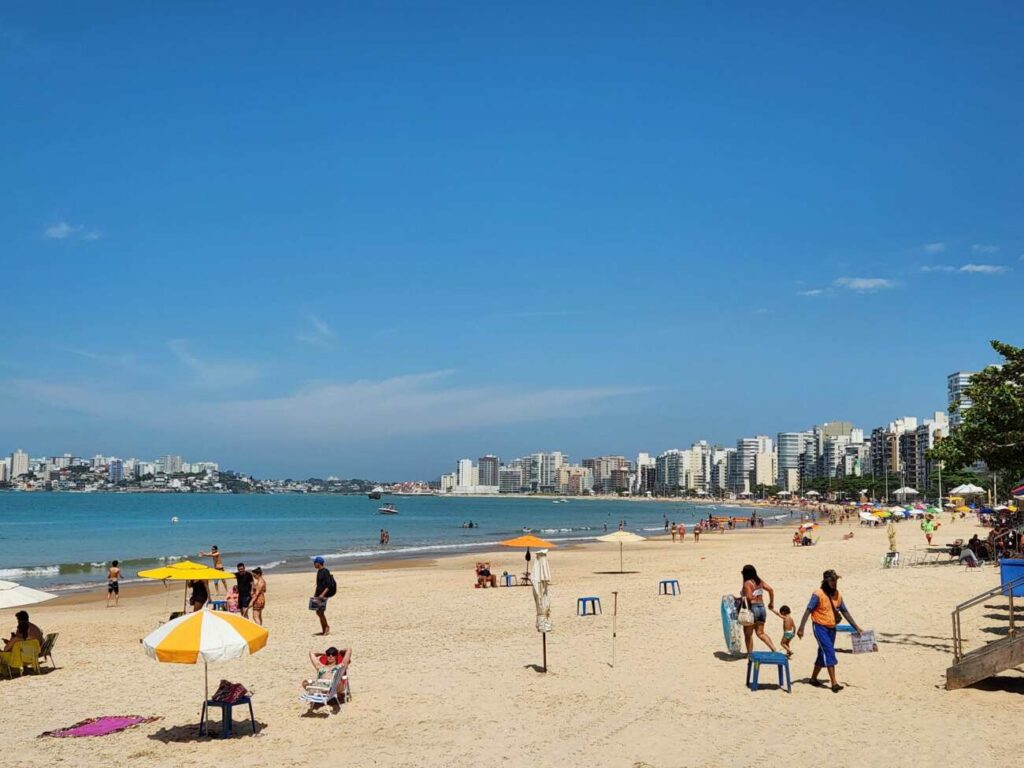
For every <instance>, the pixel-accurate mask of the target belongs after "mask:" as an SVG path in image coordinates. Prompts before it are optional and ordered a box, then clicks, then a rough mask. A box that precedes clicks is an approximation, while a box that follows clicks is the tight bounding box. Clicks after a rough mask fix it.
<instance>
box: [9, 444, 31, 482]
mask: <svg viewBox="0 0 1024 768" xmlns="http://www.w3.org/2000/svg"><path fill="white" fill-rule="evenodd" d="M27 474H28V454H27V453H25V452H24V451H23V450H21V448H19V449H18V450H16V451H15V452H14V453H12V454H11V480H17V479H18V478H19V477H21V476H22V475H27Z"/></svg>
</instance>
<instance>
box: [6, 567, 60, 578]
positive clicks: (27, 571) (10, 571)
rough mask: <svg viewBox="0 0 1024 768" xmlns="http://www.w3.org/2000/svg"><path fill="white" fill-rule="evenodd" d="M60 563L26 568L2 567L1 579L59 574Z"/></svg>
mask: <svg viewBox="0 0 1024 768" xmlns="http://www.w3.org/2000/svg"><path fill="white" fill-rule="evenodd" d="M59 575H60V566H59V565H30V566H27V567H25V568H0V579H24V578H25V577H28V578H40V577H42V576H59Z"/></svg>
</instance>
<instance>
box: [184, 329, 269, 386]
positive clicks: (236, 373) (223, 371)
mask: <svg viewBox="0 0 1024 768" xmlns="http://www.w3.org/2000/svg"><path fill="white" fill-rule="evenodd" d="M167 347H168V348H169V349H170V350H171V353H172V354H173V355H174V356H175V357H176V358H178V360H179V362H181V363H182V364H184V365H185V367H186V368H188V370H189V371H191V373H192V375H193V382H194V383H195V384H197V385H199V386H202V387H210V388H221V387H234V386H238V385H242V384H248V383H250V382H252V381H255V380H256V379H258V378H260V376H262V375H263V369H262V367H261V366H258V365H255V364H253V363H249V362H246V361H244V360H203V359H201V358H199V357H196V355H195V354H193V353H192V351H191V350H190V349H189V345H188V342H187V341H186V340H185V339H172V340H171V341H169V342H167Z"/></svg>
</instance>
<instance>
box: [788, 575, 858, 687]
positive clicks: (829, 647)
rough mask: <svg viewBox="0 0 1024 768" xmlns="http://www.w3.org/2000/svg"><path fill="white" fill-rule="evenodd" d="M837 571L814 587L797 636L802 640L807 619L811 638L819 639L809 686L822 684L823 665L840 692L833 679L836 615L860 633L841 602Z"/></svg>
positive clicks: (837, 621)
mask: <svg viewBox="0 0 1024 768" xmlns="http://www.w3.org/2000/svg"><path fill="white" fill-rule="evenodd" d="M838 582H839V574H837V573H836V572H835V571H833V570H832V569H829V570H827V571H825V572H824V573H823V574H822V579H821V587H820V588H818V589H816V590H814V594H813V595H811V600H810V602H809V603H808V604H807V609H806V610H805V611H804V617H803V618H802V619H801V620H800V628H799V629H798V630H797V631H796V636H797V637H799V638H800V639H801V640H802V639H803V636H804V626H805V625H806V624H807V619H808V618H810V619H811V622H812V624H813V628H814V639H815V640H817V641H818V655H817V656H816V657H815V659H814V671H813V672H812V673H811V681H810V682H811V685H818V686H820V685H824V683H822V682H821V681H820V680H818V675H820V674H821V670H822V667H824V668H826V669H827V670H828V679H829V681H830V682H831V683H832V692H833V693H839V691H841V690H843V686H841V685H839V683H838V682H836V664H837V663H838V661H837V659H836V624H838V623H839V614H842V615H843V616H845V617H846V620H847V621H848V622H850V625H851V626H852V627H853V631H854V632H857V633H858V634H859V633H860V632H861V628H860V625H859V624H858V623H857V621H856V619H854V618H853V616H851V615H850V612H849V611H848V610H847V608H846V603H845V602H843V596H842V595H841V594H840V593H839V589H838V587H837V584H838Z"/></svg>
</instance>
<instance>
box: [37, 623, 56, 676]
mask: <svg viewBox="0 0 1024 768" xmlns="http://www.w3.org/2000/svg"><path fill="white" fill-rule="evenodd" d="M58 635H59V633H58V632H51V633H50V634H48V635H47V636H46V637H44V638H43V644H42V646H41V647H40V648H39V661H40V663H42V662H46V661H49V662H50V668H51V669H56V668H57V665H56V664H55V663H54V661H53V646H54V645H56V644H57V637H58Z"/></svg>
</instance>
